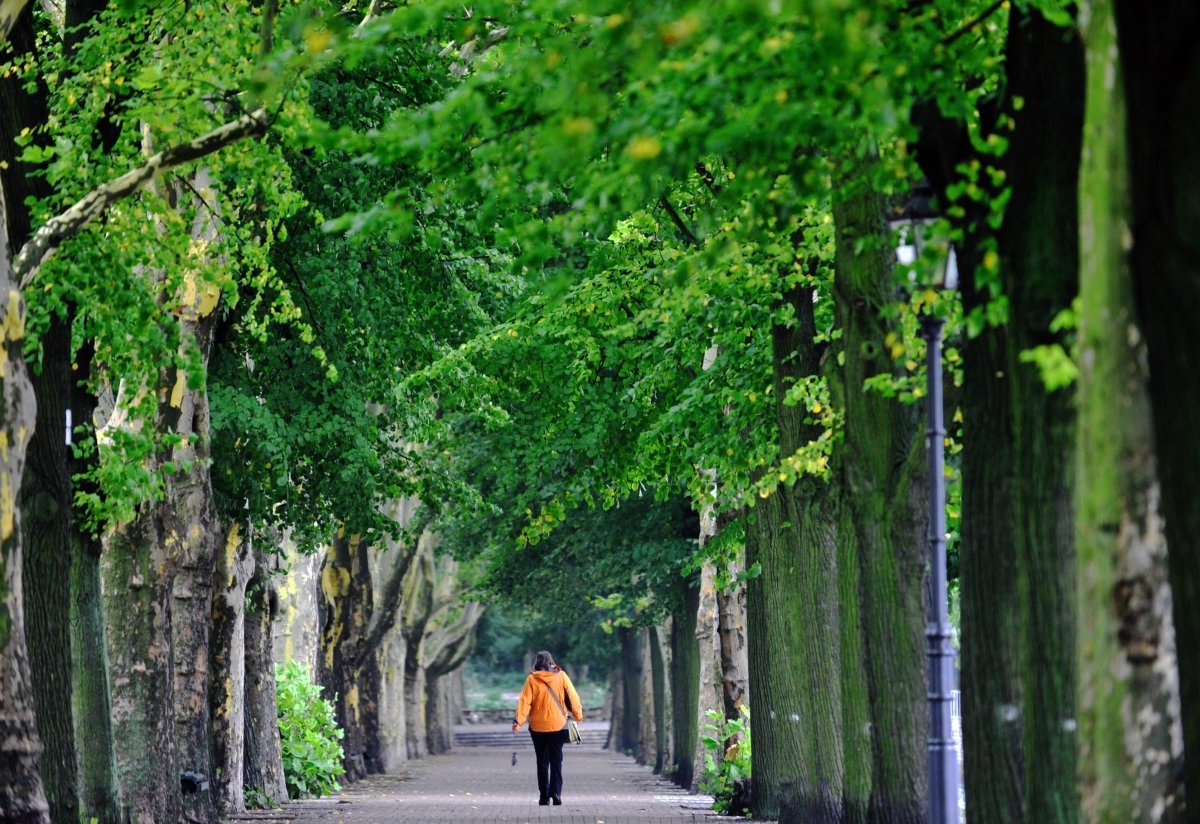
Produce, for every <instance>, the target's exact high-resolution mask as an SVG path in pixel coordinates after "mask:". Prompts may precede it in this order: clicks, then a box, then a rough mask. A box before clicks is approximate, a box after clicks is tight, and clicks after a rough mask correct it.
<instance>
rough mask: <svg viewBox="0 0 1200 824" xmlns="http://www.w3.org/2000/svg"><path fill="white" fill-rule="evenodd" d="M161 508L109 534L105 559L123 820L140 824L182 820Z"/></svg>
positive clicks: (169, 574)
mask: <svg viewBox="0 0 1200 824" xmlns="http://www.w3.org/2000/svg"><path fill="white" fill-rule="evenodd" d="M165 537H166V536H165V534H164V529H163V515H162V512H161V510H160V507H159V506H150V505H146V506H144V507H143V509H142V510H141V511H140V512H139V514H138V515H137V517H136V518H135V519H134V521H133V522H132V523H129V524H126V525H124V526H123V527H121V528H119V529H117V530H115V531H114V532H113V533H111V534H110V535H109V536H108V539H107V541H106V546H105V549H104V554H103V555H102V556H101V559H100V573H101V576H102V580H103V591H104V611H105V612H106V613H107V614H108V615H110V616H120V617H119V618H118V619H114V620H110V621H109V622H108V624H107V630H108V632H107V638H108V658H109V662H110V667H111V675H112V715H113V736H114V740H115V741H116V745H117V746H116V760H117V779H118V781H119V784H120V796H121V819H122V821H130V822H136V824H154V822H161V821H179V820H180V819H181V813H182V801H181V799H180V791H179V773H180V770H179V756H178V752H177V750H176V746H175V725H174V721H175V718H174V707H175V679H174V667H173V662H172V656H171V584H172V581H173V579H174V571H175V570H174V566H175V558H174V557H173V554H172V553H171V552H170V551H169V550H168V549H167V544H166V540H165Z"/></svg>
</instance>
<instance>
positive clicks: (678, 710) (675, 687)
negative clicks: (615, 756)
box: [612, 580, 700, 788]
mask: <svg viewBox="0 0 1200 824" xmlns="http://www.w3.org/2000/svg"><path fill="white" fill-rule="evenodd" d="M682 585H683V595H684V597H683V608H682V609H681V610H680V611H679V612H677V613H676V614H675V617H674V618H673V619H672V620H671V721H672V724H671V728H672V731H673V735H672V737H673V739H674V750H673V752H672V755H671V778H672V780H673V781H674V782H675V783H676V784H678V785H679V786H680V787H685V788H690V787H691V786H692V782H693V780H694V772H693V770H694V766H695V765H694V760H693V757H694V756H695V753H696V741H697V733H698V730H697V729H696V707H697V705H698V704H699V702H700V697H699V689H700V648H699V647H698V646H697V645H696V612H697V610H698V609H699V602H700V590H699V589H698V588H697V587H696V586H694V585H693V584H692V582H690V581H686V580H685V581H684V582H683V584H682ZM613 703H614V711H613V719H612V725H613V729H614V730H616V729H617V725H618V723H619V718H618V716H617V713H616V709H615V704H616V701H615V699H614V702H613ZM613 734H614V735H615V732H614V733H613Z"/></svg>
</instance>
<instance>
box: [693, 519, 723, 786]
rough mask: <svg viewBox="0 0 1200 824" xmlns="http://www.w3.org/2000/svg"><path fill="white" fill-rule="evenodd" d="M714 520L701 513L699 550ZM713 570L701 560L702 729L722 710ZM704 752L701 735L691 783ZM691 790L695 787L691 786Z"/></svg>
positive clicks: (699, 772)
mask: <svg viewBox="0 0 1200 824" xmlns="http://www.w3.org/2000/svg"><path fill="white" fill-rule="evenodd" d="M715 529H716V521H715V518H714V517H713V513H712V510H711V508H709V509H707V510H706V511H705V512H704V513H702V515H701V518H700V547H701V551H703V547H704V545H705V544H706V543H707V542H708V541H709V540H711V539H712V536H713V535H714V534H715ZM716 579H717V568H716V566H714V565H713V562H712V561H709V560H705V561H704V563H703V564H702V565H701V567H700V589H699V596H700V598H699V605H698V606H697V608H696V646H697V649H698V650H699V651H700V691H699V693H698V695H699V703H698V705H697V707H696V727H697V729H700V730H704V726H705V725H706V724H711V723H713V720H712V718H711V717H710V716H709V713H710V712H716V713H721V712H722V711H723V710H724V707H725V701H724V699H723V697H722V688H721V684H722V681H723V675H722V672H721V638H720V635H719V633H718V632H717V625H718V621H719V618H720V610H719V606H718V603H717V580H716ZM707 752H708V750H707V749H706V748H705V747H704V742H703V735H702V736H701V738H700V740H699V741H698V743H697V746H696V752H695V754H694V755H693V759H694V760H695V766H694V768H693V776H694V778H693V781H694V782H698V781H699V780H700V777H701V776H702V775H703V773H704V756H705V755H706V754H707ZM692 789H693V790H695V789H696V787H695V786H694V785H693V787H692Z"/></svg>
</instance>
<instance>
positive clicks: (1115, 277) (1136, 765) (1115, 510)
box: [1075, 0, 1185, 824]
mask: <svg viewBox="0 0 1200 824" xmlns="http://www.w3.org/2000/svg"><path fill="white" fill-rule="evenodd" d="M1081 19H1082V21H1083V26H1082V34H1083V39H1084V42H1085V46H1086V56H1087V107H1086V120H1085V124H1084V143H1083V163H1082V165H1081V170H1080V180H1079V205H1080V245H1079V251H1080V262H1081V264H1082V265H1081V267H1080V288H1079V298H1080V317H1079V362H1080V380H1079V438H1078V456H1079V470H1078V471H1079V482H1078V488H1077V490H1076V511H1077V521H1076V534H1075V542H1076V544H1075V545H1076V552H1077V559H1076V568H1077V570H1078V575H1079V604H1078V616H1079V640H1078V647H1079V664H1080V669H1079V746H1080V752H1079V755H1080V758H1079V786H1080V794H1081V802H1082V803H1081V807H1082V810H1083V815H1084V818H1085V819H1086V820H1087V821H1091V822H1100V821H1136V822H1147V824H1148V822H1151V821H1166V822H1182V821H1184V820H1185V810H1184V794H1183V785H1182V777H1183V748H1182V744H1183V730H1182V727H1181V724H1180V718H1179V671H1178V668H1177V664H1176V652H1175V625H1174V621H1173V620H1172V617H1171V587H1170V584H1169V583H1168V580H1167V543H1166V537H1165V535H1164V533H1163V523H1162V519H1161V517H1160V516H1159V512H1158V504H1159V497H1160V488H1159V483H1158V474H1157V455H1156V449H1155V444H1154V433H1153V419H1152V416H1151V409H1150V398H1149V393H1148V388H1147V387H1148V381H1149V374H1148V373H1147V369H1146V352H1145V344H1144V340H1145V338H1144V336H1143V335H1142V333H1141V330H1140V329H1139V324H1138V323H1137V320H1136V318H1135V317H1134V310H1133V287H1132V283H1131V281H1130V277H1129V261H1128V258H1127V252H1126V249H1125V247H1124V243H1123V236H1124V234H1125V232H1126V231H1127V228H1126V227H1127V226H1128V225H1129V222H1130V215H1129V206H1128V204H1129V180H1128V162H1127V156H1126V145H1125V101H1124V89H1123V84H1122V82H1121V75H1120V65H1119V63H1120V60H1119V58H1118V51H1117V42H1116V22H1115V20H1114V17H1113V7H1112V3H1111V0H1095V1H1094V2H1091V3H1089V4H1088V5H1087V13H1086V15H1081Z"/></svg>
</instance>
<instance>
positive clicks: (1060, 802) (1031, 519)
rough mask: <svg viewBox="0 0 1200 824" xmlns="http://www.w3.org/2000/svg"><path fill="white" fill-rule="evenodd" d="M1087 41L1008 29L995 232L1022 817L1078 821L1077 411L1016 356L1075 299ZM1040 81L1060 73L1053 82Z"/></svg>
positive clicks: (1035, 21)
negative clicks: (1009, 469) (1003, 325)
mask: <svg viewBox="0 0 1200 824" xmlns="http://www.w3.org/2000/svg"><path fill="white" fill-rule="evenodd" d="M1082 57H1083V55H1082V51H1081V49H1080V44H1079V40H1078V38H1077V37H1075V36H1074V33H1073V32H1072V31H1070V30H1063V29H1062V28H1061V27H1059V26H1056V25H1053V24H1051V23H1049V22H1047V21H1046V20H1045V19H1043V18H1042V17H1041V16H1040V15H1039V14H1038V13H1036V12H1030V13H1028V14H1023V13H1021V12H1019V11H1017V10H1014V11H1013V16H1012V19H1011V21H1010V24H1009V35H1008V46H1007V55H1006V65H1007V71H1008V88H1007V93H1008V94H1009V95H1011V96H1012V97H1017V96H1019V97H1021V98H1022V99H1023V100H1024V106H1023V108H1022V109H1021V110H1020V111H1018V112H1016V114H1015V117H1016V128H1015V130H1014V131H1013V133H1012V139H1011V143H1010V145H1009V149H1008V152H1007V154H1006V155H1005V164H1006V166H1007V173H1008V180H1009V181H1010V184H1011V186H1012V197H1011V200H1010V202H1009V204H1008V207H1007V210H1006V213H1005V220H1004V223H1003V225H1002V227H1001V229H1000V232H999V235H998V242H999V250H1000V258H1001V269H1002V277H1003V279H1004V283H1005V289H1006V292H1007V294H1008V297H1009V306H1010V311H1009V318H1010V322H1009V362H1008V369H1007V374H1009V375H1011V376H1012V409H1013V421H1014V425H1013V435H1014V464H1015V469H1016V481H1017V482H1016V495H1015V507H1016V534H1015V538H1016V542H1015V543H1016V547H1017V560H1018V563H1017V592H1018V597H1019V603H1020V604H1021V649H1022V663H1021V669H1022V680H1023V690H1022V694H1023V697H1024V699H1025V711H1024V716H1023V721H1024V737H1025V749H1024V753H1025V804H1026V808H1025V812H1024V816H1023V817H1024V820H1026V821H1040V822H1047V824H1052V823H1053V822H1073V821H1075V820H1077V819H1078V815H1079V805H1078V796H1077V793H1076V785H1075V777H1076V773H1075V767H1076V757H1075V756H1076V736H1075V728H1076V723H1077V720H1076V709H1075V680H1076V679H1075V607H1074V603H1075V557H1074V546H1073V545H1074V535H1073V531H1074V530H1073V523H1074V512H1073V507H1072V497H1073V485H1074V471H1073V470H1074V461H1073V460H1072V458H1073V456H1074V448H1075V410H1074V405H1073V393H1072V392H1071V391H1070V390H1065V389H1064V390H1059V391H1055V392H1050V391H1047V389H1046V386H1045V385H1044V383H1043V381H1042V378H1041V376H1040V374H1039V372H1038V370H1037V368H1036V367H1035V366H1034V365H1033V364H1031V363H1026V362H1023V361H1022V353H1024V352H1025V351H1026V350H1029V349H1031V348H1032V347H1035V346H1038V345H1042V344H1046V343H1048V342H1052V341H1053V340H1054V337H1053V334H1052V333H1051V332H1050V329H1049V327H1050V324H1051V321H1052V320H1053V318H1054V317H1055V315H1056V314H1057V313H1058V312H1059V311H1061V310H1063V309H1066V308H1067V307H1068V306H1070V304H1071V300H1072V299H1073V298H1074V297H1075V294H1076V291H1077V284H1078V272H1079V239H1078V225H1079V215H1078V210H1077V191H1078V179H1079V178H1078V175H1079V157H1080V154H1079V152H1080V138H1081V134H1082V115H1083V113H1082V109H1083V106H1082V100H1083V85H1082V84H1083V59H1082ZM1046 77H1054V78H1055V79H1056V81H1055V82H1054V83H1052V84H1048V83H1046V82H1045V78H1046Z"/></svg>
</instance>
